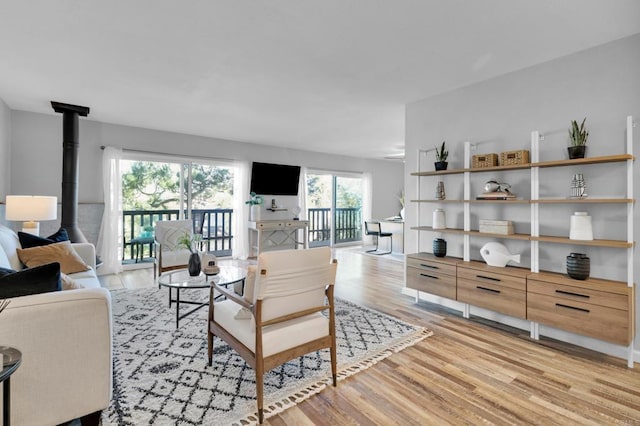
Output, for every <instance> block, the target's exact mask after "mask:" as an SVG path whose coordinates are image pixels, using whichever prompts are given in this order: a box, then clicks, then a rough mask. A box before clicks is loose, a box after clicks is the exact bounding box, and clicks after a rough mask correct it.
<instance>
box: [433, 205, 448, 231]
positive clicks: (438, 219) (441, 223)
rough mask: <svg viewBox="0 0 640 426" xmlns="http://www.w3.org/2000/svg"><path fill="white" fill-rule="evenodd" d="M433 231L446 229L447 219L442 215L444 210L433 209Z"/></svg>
mask: <svg viewBox="0 0 640 426" xmlns="http://www.w3.org/2000/svg"><path fill="white" fill-rule="evenodd" d="M432 227H433V229H446V228H447V219H446V217H445V214H444V210H442V209H435V210H434V211H433V226H432Z"/></svg>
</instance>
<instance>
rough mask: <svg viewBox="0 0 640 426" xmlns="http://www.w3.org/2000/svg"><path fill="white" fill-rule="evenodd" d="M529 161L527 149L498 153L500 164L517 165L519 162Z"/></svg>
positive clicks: (525, 162)
mask: <svg viewBox="0 0 640 426" xmlns="http://www.w3.org/2000/svg"><path fill="white" fill-rule="evenodd" d="M528 162H529V151H527V150H526V149H523V150H520V151H505V152H501V153H500V165H501V166H517V165H519V164H527V163H528Z"/></svg>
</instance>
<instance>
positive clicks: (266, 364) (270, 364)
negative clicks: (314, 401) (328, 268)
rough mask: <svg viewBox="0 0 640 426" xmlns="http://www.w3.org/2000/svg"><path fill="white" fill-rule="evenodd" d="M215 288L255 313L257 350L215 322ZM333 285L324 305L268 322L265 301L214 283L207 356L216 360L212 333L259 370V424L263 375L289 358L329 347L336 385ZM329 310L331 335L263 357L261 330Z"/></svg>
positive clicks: (327, 293) (261, 409) (335, 383)
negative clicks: (254, 301) (264, 318)
mask: <svg viewBox="0 0 640 426" xmlns="http://www.w3.org/2000/svg"><path fill="white" fill-rule="evenodd" d="M332 263H337V260H336V259H333V260H332ZM260 274H261V275H266V274H267V271H266V270H265V269H262V270H261V271H260ZM214 290H215V291H217V292H219V293H220V294H222V295H223V296H224V297H226V298H228V299H230V300H233V301H234V302H235V303H237V304H238V305H240V306H242V307H244V308H247V309H249V310H250V311H251V313H252V314H253V319H254V321H255V330H256V342H255V353H254V352H252V351H251V349H249V348H247V347H246V346H245V345H243V344H242V343H241V342H240V341H239V340H237V339H236V338H235V337H234V336H233V335H232V334H231V333H229V332H228V331H227V330H225V329H224V328H223V327H222V326H220V325H219V324H218V323H216V322H215V321H214V315H213V312H214V309H215V303H214V302H215V296H214ZM333 291H334V290H333V285H327V287H326V289H325V295H326V297H327V301H328V304H326V305H322V306H316V307H313V308H310V309H305V310H303V311H300V312H296V313H293V314H289V315H285V316H282V317H278V318H274V319H271V320H269V321H262V300H257V301H256V303H255V304H251V303H249V302H247V301H246V300H245V299H244V298H243V297H242V296H239V295H238V294H236V293H235V292H233V291H231V290H229V289H227V288H225V287H222V286H219V285H217V284H215V283H214V285H213V286H212V287H211V291H210V294H209V327H208V328H209V329H208V332H207V338H208V339H207V343H208V357H209V366H211V365H212V363H213V336H214V335H215V336H218V337H219V338H220V339H222V340H224V341H225V342H227V344H229V346H231V347H232V348H233V349H234V350H235V351H236V352H237V353H238V354H239V355H240V356H241V357H242V358H243V359H244V360H245V361H246V362H247V364H249V366H251V368H253V369H254V370H255V372H256V402H257V405H258V419H259V422H260V424H262V422H263V420H264V409H263V389H264V374H265V373H266V372H267V371H269V370H271V369H273V368H275V367H277V366H279V365H282V364H284V363H285V362H287V361H290V360H292V359H295V358H298V357H301V356H302V355H305V354H307V353H310V352H314V351H317V350H320V349H326V348H329V349H330V353H331V377H332V380H333V386H336V385H337V353H336V324H335V305H334V296H333ZM325 310H329V335H328V336H325V337H322V338H319V339H316V340H312V341H310V342H307V343H304V344H302V345H299V346H295V347H293V348H290V349H287V350H285V351H282V352H279V353H276V354H273V355H271V356H269V357H266V358H265V357H263V355H262V330H263V327H266V326H269V325H273V324H278V323H282V322H286V321H290V320H292V319H295V318H300V317H304V316H306V315H310V314H313V313H316V312H321V311H325Z"/></svg>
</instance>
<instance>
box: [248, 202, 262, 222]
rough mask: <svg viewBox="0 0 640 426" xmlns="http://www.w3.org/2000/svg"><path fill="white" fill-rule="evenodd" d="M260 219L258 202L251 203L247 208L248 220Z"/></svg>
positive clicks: (255, 220)
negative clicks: (249, 207)
mask: <svg viewBox="0 0 640 426" xmlns="http://www.w3.org/2000/svg"><path fill="white" fill-rule="evenodd" d="M259 220H260V204H251V209H250V210H249V221H250V222H257V221H259Z"/></svg>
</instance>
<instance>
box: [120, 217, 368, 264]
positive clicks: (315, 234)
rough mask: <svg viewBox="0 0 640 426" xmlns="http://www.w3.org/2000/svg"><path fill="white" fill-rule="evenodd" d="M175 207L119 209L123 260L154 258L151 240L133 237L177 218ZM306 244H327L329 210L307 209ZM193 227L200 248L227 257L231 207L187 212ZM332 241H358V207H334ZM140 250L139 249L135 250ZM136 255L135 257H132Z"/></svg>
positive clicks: (228, 252)
mask: <svg viewBox="0 0 640 426" xmlns="http://www.w3.org/2000/svg"><path fill="white" fill-rule="evenodd" d="M179 216H180V214H179V211H178V210H125V211H124V212H123V221H122V235H123V248H124V250H123V253H122V260H123V262H125V261H127V262H132V261H136V259H138V260H139V259H145V258H151V257H154V251H153V250H154V244H153V242H152V241H153V240H151V239H149V240H148V242H146V241H147V240H143V241H145V242H144V243H142V244H140V243H136V242H135V241H134V242H132V240H134V239H136V238H140V237H142V238H144V237H147V238H151V237H153V234H152V233H151V232H148V233H145V230H144V229H145V227H147V226H149V227H150V229H153V227H154V225H155V223H156V222H158V221H160V220H177V219H178V218H179ZM307 217H308V218H309V246H310V247H317V246H328V245H330V243H331V221H332V220H331V219H332V218H331V209H329V208H311V209H308V215H307ZM191 219H192V220H193V229H194V230H195V231H196V232H197V233H200V234H202V244H203V248H202V249H203V250H206V251H208V252H211V253H213V254H215V255H216V256H231V255H232V252H231V244H232V241H233V234H232V229H233V226H232V225H233V210H232V209H199V210H193V211H192V214H191ZM335 224H336V227H335V228H336V231H335V232H336V234H335V236H334V242H335V243H344V242H349V241H361V240H362V214H361V211H360V209H359V208H339V209H336V210H335ZM139 250H140V252H138V251H139ZM136 255H137V256H136Z"/></svg>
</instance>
